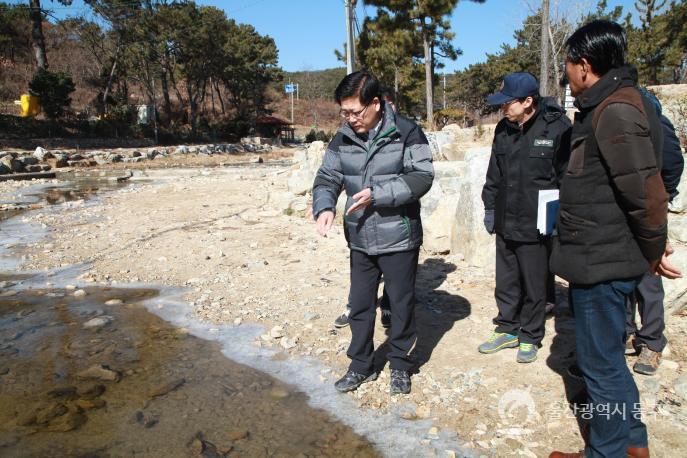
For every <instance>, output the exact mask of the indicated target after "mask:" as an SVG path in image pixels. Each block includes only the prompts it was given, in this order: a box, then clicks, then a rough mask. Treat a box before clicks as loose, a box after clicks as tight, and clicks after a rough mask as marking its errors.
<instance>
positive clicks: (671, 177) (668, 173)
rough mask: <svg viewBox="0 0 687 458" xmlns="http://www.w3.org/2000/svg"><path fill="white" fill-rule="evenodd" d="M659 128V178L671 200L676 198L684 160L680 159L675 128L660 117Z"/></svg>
mask: <svg viewBox="0 0 687 458" xmlns="http://www.w3.org/2000/svg"><path fill="white" fill-rule="evenodd" d="M661 126H663V167H662V168H661V176H662V177H663V184H664V185H665V187H666V192H667V193H668V195H669V196H670V197H669V198H670V200H673V198H674V197H675V196H677V194H678V192H677V187H678V185H679V184H680V178H681V177H682V171H683V170H684V167H685V160H684V158H683V157H682V149H681V148H680V140H678V138H677V136H676V135H675V127H673V124H672V123H671V122H670V120H669V119H668V118H666V117H665V116H661Z"/></svg>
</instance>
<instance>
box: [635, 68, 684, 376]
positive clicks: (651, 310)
mask: <svg viewBox="0 0 687 458" xmlns="http://www.w3.org/2000/svg"><path fill="white" fill-rule="evenodd" d="M633 73H636V72H633ZM638 89H639V92H641V94H642V95H643V96H644V97H645V98H646V99H647V100H649V101H651V102H652V103H653V105H654V108H655V109H656V114H657V115H658V117H659V119H660V121H661V128H662V131H663V151H662V153H661V159H662V161H663V165H662V166H661V177H662V178H663V184H664V186H665V189H666V192H667V193H668V208H670V202H672V200H673V198H674V197H675V196H677V194H678V191H677V187H678V185H679V184H680V177H681V176H682V170H683V168H684V159H683V158H682V149H681V148H680V140H678V138H677V135H675V128H674V127H673V124H672V123H671V122H670V120H669V119H668V118H666V116H665V115H664V114H663V113H662V111H663V107H662V106H661V102H659V100H658V98H656V96H655V95H654V94H653V93H652V92H650V91H648V90H647V89H645V88H643V87H639V88H638ZM664 298H665V293H664V291H663V282H662V281H661V277H660V276H656V275H653V274H650V273H646V274H644V276H643V277H642V280H641V281H640V282H639V285H637V288H636V289H635V291H634V293H633V294H632V296H631V297H630V299H629V300H628V305H627V325H626V329H627V334H628V339H627V346H626V348H625V353H626V354H634V353H635V352H638V353H639V358H637V361H635V363H634V365H633V366H632V369H633V370H634V371H635V372H637V373H639V374H644V375H654V374H655V373H656V371H657V370H658V366H659V364H660V363H661V352H662V351H663V349H664V348H665V346H666V344H667V343H668V341H667V339H666V337H665V335H664V333H663V331H664V329H665V316H664V309H663V299H664ZM637 308H639V317H640V320H641V324H642V327H641V328H639V329H638V328H637V324H636V322H635V313H636V310H637ZM632 336H634V338H633V337H632Z"/></svg>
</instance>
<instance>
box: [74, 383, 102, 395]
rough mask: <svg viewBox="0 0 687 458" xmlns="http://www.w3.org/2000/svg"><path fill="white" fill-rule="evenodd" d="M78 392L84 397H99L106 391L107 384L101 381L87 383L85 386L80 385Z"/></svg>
mask: <svg viewBox="0 0 687 458" xmlns="http://www.w3.org/2000/svg"><path fill="white" fill-rule="evenodd" d="M76 393H77V394H78V395H79V397H80V398H82V399H94V398H97V397H98V396H102V395H103V393H105V385H102V384H100V383H95V384H91V385H85V386H82V387H79V388H78V389H77V391H76Z"/></svg>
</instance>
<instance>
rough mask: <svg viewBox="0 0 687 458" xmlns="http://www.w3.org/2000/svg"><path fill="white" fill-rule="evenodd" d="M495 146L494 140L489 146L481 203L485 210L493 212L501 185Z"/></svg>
mask: <svg viewBox="0 0 687 458" xmlns="http://www.w3.org/2000/svg"><path fill="white" fill-rule="evenodd" d="M495 146H496V141H495V140H494V142H493V143H492V145H491V157H490V158H489V167H488V168H487V178H486V181H485V182H484V187H483V188H482V202H484V209H485V210H493V209H494V208H495V207H496V197H497V196H498V193H499V184H500V183H501V171H500V170H499V165H498V162H496V153H495V151H494V148H495Z"/></svg>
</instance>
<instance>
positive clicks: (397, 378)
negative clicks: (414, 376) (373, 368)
mask: <svg viewBox="0 0 687 458" xmlns="http://www.w3.org/2000/svg"><path fill="white" fill-rule="evenodd" d="M390 392H391V394H408V393H410V374H409V373H408V371H401V370H398V369H391V385H390Z"/></svg>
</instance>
